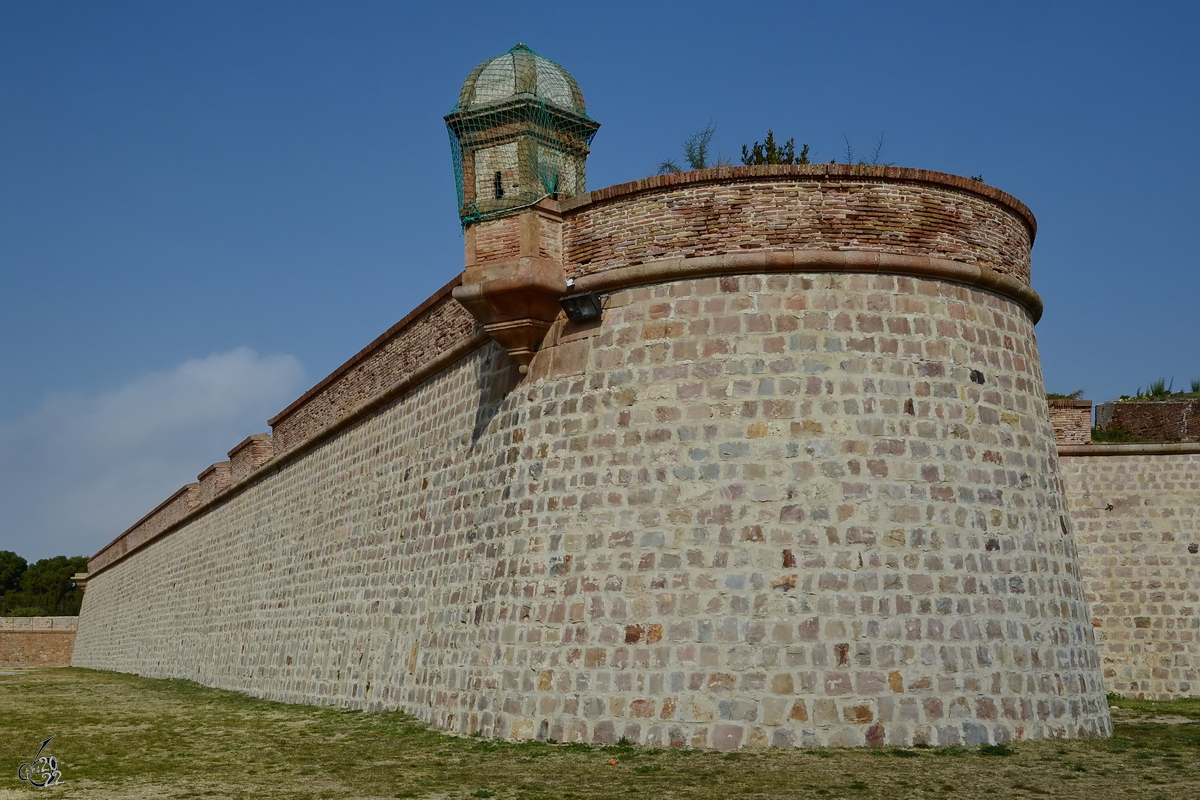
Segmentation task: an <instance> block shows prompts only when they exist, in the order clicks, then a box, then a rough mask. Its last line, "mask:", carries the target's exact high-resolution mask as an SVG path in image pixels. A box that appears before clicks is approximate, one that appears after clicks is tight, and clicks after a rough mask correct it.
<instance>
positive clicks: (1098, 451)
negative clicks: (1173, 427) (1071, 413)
mask: <svg viewBox="0 0 1200 800" xmlns="http://www.w3.org/2000/svg"><path fill="white" fill-rule="evenodd" d="M1058 454H1059V455H1060V456H1067V457H1074V456H1179V455H1200V442H1130V443H1121V444H1115V443H1101V442H1097V443H1095V444H1060V445H1059V446H1058Z"/></svg>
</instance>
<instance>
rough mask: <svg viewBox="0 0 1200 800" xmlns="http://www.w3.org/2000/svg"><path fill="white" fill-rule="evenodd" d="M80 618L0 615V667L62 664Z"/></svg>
mask: <svg viewBox="0 0 1200 800" xmlns="http://www.w3.org/2000/svg"><path fill="white" fill-rule="evenodd" d="M78 622H79V617H0V667H65V666H67V665H69V664H70V663H71V650H72V648H73V647H74V646H75V629H76V626H77V624H78Z"/></svg>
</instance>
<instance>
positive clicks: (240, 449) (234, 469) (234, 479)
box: [228, 433, 275, 485]
mask: <svg viewBox="0 0 1200 800" xmlns="http://www.w3.org/2000/svg"><path fill="white" fill-rule="evenodd" d="M228 455H229V463H230V465H231V466H230V476H229V480H230V484H231V485H232V484H236V483H239V482H241V481H242V480H245V479H246V478H247V477H249V476H250V474H251V473H253V472H254V471H255V470H257V469H258V468H259V467H261V466H262V465H263V464H266V463H267V462H268V461H270V460H271V459H272V458H274V457H275V445H274V444H273V443H272V442H271V434H269V433H255V434H251V435H250V436H247V437H246V438H245V439H243V440H242V441H241V442H239V443H238V444H237V445H236V446H235V447H234V448H233V449H232V450H230V451H229V453H228Z"/></svg>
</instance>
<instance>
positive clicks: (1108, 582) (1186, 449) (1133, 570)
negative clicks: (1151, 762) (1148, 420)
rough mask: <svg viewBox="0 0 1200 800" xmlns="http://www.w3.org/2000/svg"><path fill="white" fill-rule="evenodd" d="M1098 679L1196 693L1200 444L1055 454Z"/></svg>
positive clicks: (1121, 688) (1136, 692) (1116, 686)
mask: <svg viewBox="0 0 1200 800" xmlns="http://www.w3.org/2000/svg"><path fill="white" fill-rule="evenodd" d="M1062 450H1063V456H1062V459H1061V469H1062V475H1063V479H1064V481H1065V482H1066V492H1067V499H1068V506H1069V508H1070V512H1071V517H1072V520H1073V521H1074V524H1075V529H1076V537H1077V539H1078V541H1079V558H1080V566H1081V568H1082V570H1083V575H1084V580H1085V585H1086V587H1087V594H1088V601H1089V602H1090V603H1091V607H1092V615H1093V623H1092V624H1093V625H1095V627H1096V636H1097V646H1098V647H1099V650H1100V657H1101V660H1102V662H1103V667H1104V680H1105V683H1106V685H1107V686H1108V688H1109V689H1110V690H1111V691H1114V692H1117V693H1119V694H1123V695H1127V696H1131V697H1146V698H1150V699H1166V698H1171V697H1189V696H1195V695H1196V694H1198V693H1200V505H1198V504H1197V498H1200V446H1196V445H1192V446H1187V445H1090V446H1086V447H1075V448H1070V447H1067V448H1062Z"/></svg>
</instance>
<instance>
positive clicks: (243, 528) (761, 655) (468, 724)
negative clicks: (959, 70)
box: [73, 165, 1111, 749]
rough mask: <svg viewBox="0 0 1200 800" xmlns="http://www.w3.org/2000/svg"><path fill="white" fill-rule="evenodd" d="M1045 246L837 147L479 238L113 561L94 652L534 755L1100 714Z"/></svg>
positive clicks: (96, 660)
mask: <svg viewBox="0 0 1200 800" xmlns="http://www.w3.org/2000/svg"><path fill="white" fill-rule="evenodd" d="M1034 230H1035V228H1034V222H1033V218H1032V215H1031V214H1030V213H1029V211H1028V210H1027V209H1026V208H1025V207H1024V206H1023V205H1022V204H1020V203H1019V202H1018V201H1016V200H1015V199H1014V198H1012V197H1009V196H1008V195H1006V194H1004V193H1002V192H999V191H998V190H996V189H993V188H991V187H988V186H986V185H984V184H981V183H978V182H976V181H970V180H966V179H962V178H956V177H953V176H948V175H942V174H938V173H931V172H925V171H919V170H910V169H898V168H876V167H851V166H845V165H820V166H817V165H813V166H771V167H742V168H723V169H717V170H707V171H700V172H692V173H683V174H678V175H668V176H659V177H655V178H650V179H647V180H644V181H639V182H636V183H632V184H626V185H623V186H617V187H612V188H610V189H605V190H600V191H596V192H591V193H588V194H583V195H580V196H577V197H573V198H569V199H555V198H547V199H543V200H540V201H539V202H538V203H536V204H534V205H531V206H528V207H524V208H520V209H515V210H513V211H512V213H508V214H504V215H500V216H497V217H495V218H485V219H479V220H477V221H473V222H472V223H471V224H469V225H468V227H467V228H466V248H467V268H466V270H465V272H464V273H463V275H462V276H461V278H460V279H458V280H456V281H454V282H452V283H451V284H450V285H449V286H447V287H446V288H445V289H443V290H442V291H441V292H439V293H438V294H437V295H435V296H434V297H433V298H431V299H430V300H429V301H427V302H426V303H425V304H423V305H422V306H421V307H419V308H418V309H417V310H416V311H414V312H413V313H412V314H410V315H409V316H408V317H406V318H405V319H404V320H402V321H401V322H400V323H399V324H397V325H396V326H394V327H393V328H392V329H391V330H389V331H388V332H386V333H385V334H384V335H383V336H381V337H380V338H379V339H377V340H376V341H375V342H374V343H372V344H371V345H369V346H368V347H367V348H366V349H364V350H363V351H362V352H361V353H359V354H358V355H357V356H355V357H354V358H353V359H351V360H350V361H349V362H347V364H346V365H344V366H343V367H342V368H340V369H339V370H338V371H337V372H335V373H334V374H333V375H331V376H330V377H329V378H327V379H326V380H325V381H323V382H322V383H321V384H319V385H318V386H317V387H315V388H314V389H313V390H311V391H310V392H308V393H307V394H306V395H305V396H304V397H302V398H300V399H299V400H297V401H296V403H293V404H292V405H291V406H289V408H288V409H285V411H284V412H283V413H281V414H280V415H279V416H277V417H276V418H274V419H273V420H272V421H271V425H272V428H273V431H272V435H271V436H270V437H267V436H259V437H257V438H254V437H252V439H250V440H247V442H243V443H242V444H241V445H239V446H238V447H237V448H235V449H234V451H231V462H225V463H224V464H222V465H215V466H214V467H213V468H210V469H209V470H206V471H205V473H203V474H202V475H201V481H200V483H199V484H193V485H192V486H190V487H185V488H184V489H183V490H181V491H180V492H179V493H177V494H176V495H175V496H173V497H172V498H171V499H170V500H168V501H167V502H166V503H164V504H163V506H160V507H159V509H156V511H155V512H152V513H151V514H150V515H148V516H147V517H146V518H145V519H143V520H142V521H141V522H139V523H138V525H135V526H134V527H133V528H131V529H130V530H129V531H127V532H126V533H124V534H122V536H121V537H119V538H118V539H117V540H116V541H114V542H113V543H112V544H110V545H109V546H108V547H107V548H105V549H104V550H102V551H101V552H100V553H98V554H97V555H96V556H95V557H94V558H93V559H92V561H91V563H90V564H89V577H88V587H87V593H86V596H85V603H84V609H83V613H82V619H81V625H80V628H79V632H78V635H77V640H76V642H77V643H76V649H75V658H74V662H73V663H74V664H75V665H77V666H88V667H98V668H104V669H116V670H122V671H130V672H138V673H140V674H145V675H154V676H163V677H168V676H169V677H182V678H189V679H192V680H196V681H199V682H201V683H205V684H209V685H214V686H222V687H227V688H234V689H238V690H241V691H246V692H250V693H252V694H255V695H259V696H263V697H269V698H273V699H278V700H285V701H291V702H315V703H335V704H340V705H345V706H349V707H364V708H371V709H379V708H400V709H403V710H405V711H408V712H410V713H413V714H415V715H417V716H418V717H420V718H421V719H424V720H426V721H428V722H431V723H432V724H434V725H437V726H439V727H441V728H444V729H446V730H449V731H455V732H460V733H471V732H475V731H480V732H482V733H483V735H485V736H503V737H508V738H518V739H522V738H540V739H556V740H559V741H587V742H600V743H611V742H615V741H616V740H617V739H618V738H619V737H621V736H626V737H628V738H629V739H631V740H634V741H637V742H640V743H643V744H647V745H657V746H674V747H715V748H721V749H733V748H739V747H765V746H788V747H790V746H818V745H819V746H841V745H849V746H855V745H881V744H895V745H909V744H913V743H928V744H933V745H948V744H968V745H974V744H979V743H983V742H999V741H1008V740H1013V739H1022V738H1040V737H1052V736H1069V737H1074V736H1100V735H1108V734H1109V733H1110V732H1111V721H1110V718H1109V713H1108V708H1107V704H1106V702H1105V697H1104V689H1103V687H1102V685H1101V677H1100V665H1099V660H1098V657H1097V653H1096V647H1095V643H1094V641H1093V638H1092V625H1091V620H1090V617H1089V612H1088V608H1087V605H1086V603H1085V600H1084V594H1083V586H1082V582H1081V577H1080V572H1079V569H1078V566H1077V559H1076V551H1075V542H1074V539H1073V533H1072V528H1071V522H1070V520H1069V518H1068V517H1067V515H1066V512H1065V509H1064V499H1063V494H1062V484H1061V480H1060V477H1059V472H1058V464H1057V454H1056V449H1055V444H1054V438H1053V432H1052V429H1051V425H1050V421H1049V412H1048V408H1047V402H1046V399H1045V395H1044V391H1043V385H1042V377H1041V371H1040V365H1039V360H1038V354H1037V347H1036V340H1035V336H1034V329H1033V326H1034V323H1035V321H1036V319H1037V317H1038V316H1039V314H1040V310H1041V307H1040V301H1039V299H1038V297H1037V295H1036V294H1035V293H1034V292H1033V291H1032V290H1031V289H1030V288H1029V285H1028V281H1029V250H1030V246H1031V244H1032V240H1033V236H1034ZM568 280H570V281H572V283H570V284H569V283H568ZM571 293H575V294H580V293H595V294H596V295H598V296H599V298H600V299H601V301H602V307H603V310H602V313H601V314H600V316H599V318H597V319H591V320H585V321H570V320H568V319H566V318H565V316H563V315H562V314H561V312H560V311H559V310H558V302H559V299H560V298H561V297H562V296H563V295H565V294H571Z"/></svg>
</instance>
